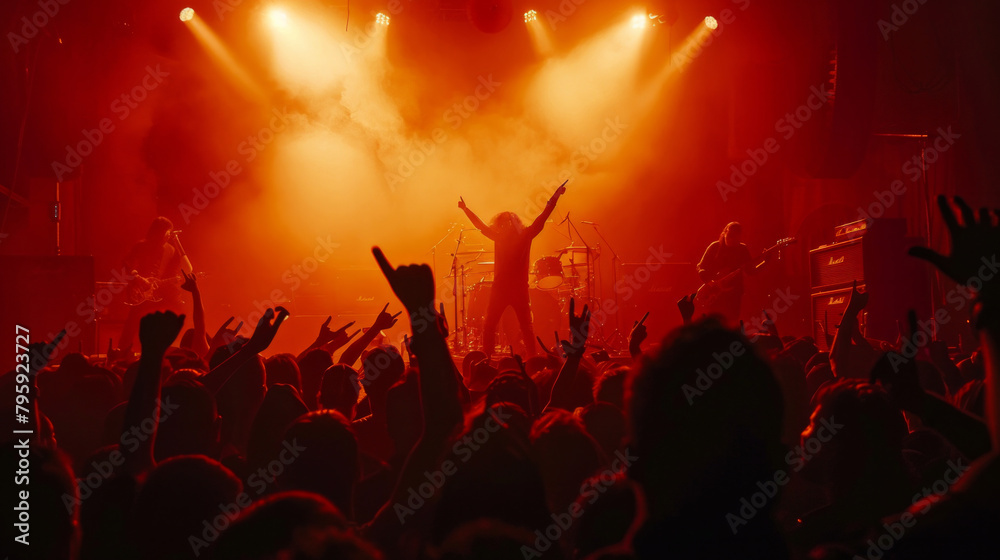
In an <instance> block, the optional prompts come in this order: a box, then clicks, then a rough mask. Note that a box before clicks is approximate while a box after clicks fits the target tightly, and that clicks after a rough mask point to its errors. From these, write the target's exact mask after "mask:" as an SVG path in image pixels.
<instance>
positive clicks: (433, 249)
mask: <svg viewBox="0 0 1000 560" xmlns="http://www.w3.org/2000/svg"><path fill="white" fill-rule="evenodd" d="M456 227H458V224H451V227H450V228H448V233H446V234H444V237H442V238H441V239H440V240H438V242H437V243H435V244H434V245H432V246H431V250H430V253H431V270H433V271H434V278H437V277H438V273H437V248H438V245H440V244H442V243H444V242H445V241H447V240H448V237H449V236H451V232H453V231H455V228H456ZM424 254H426V253H424Z"/></svg>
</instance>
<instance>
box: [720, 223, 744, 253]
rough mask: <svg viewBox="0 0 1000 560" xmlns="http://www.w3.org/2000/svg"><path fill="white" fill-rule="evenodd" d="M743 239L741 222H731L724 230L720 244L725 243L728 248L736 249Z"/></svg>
mask: <svg viewBox="0 0 1000 560" xmlns="http://www.w3.org/2000/svg"><path fill="white" fill-rule="evenodd" d="M742 239H743V226H741V225H740V223H739V222H729V223H728V224H726V227H724V228H722V235H720V236H719V242H720V243H725V244H726V246H727V247H736V246H737V245H739V244H740V241H742Z"/></svg>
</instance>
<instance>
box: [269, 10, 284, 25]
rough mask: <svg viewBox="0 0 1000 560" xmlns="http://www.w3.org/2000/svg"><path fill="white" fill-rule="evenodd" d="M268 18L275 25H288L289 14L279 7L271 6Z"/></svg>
mask: <svg viewBox="0 0 1000 560" xmlns="http://www.w3.org/2000/svg"><path fill="white" fill-rule="evenodd" d="M267 19H268V21H270V22H271V25H272V26H274V27H285V26H287V25H288V14H286V13H285V11H284V10H281V9H279V8H271V9H270V10H268V11H267Z"/></svg>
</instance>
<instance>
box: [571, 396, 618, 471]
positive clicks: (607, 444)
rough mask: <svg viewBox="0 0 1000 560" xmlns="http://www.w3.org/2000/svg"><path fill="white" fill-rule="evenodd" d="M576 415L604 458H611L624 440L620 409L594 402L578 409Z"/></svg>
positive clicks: (604, 403) (608, 404)
mask: <svg viewBox="0 0 1000 560" xmlns="http://www.w3.org/2000/svg"><path fill="white" fill-rule="evenodd" d="M578 414H579V416H580V419H581V420H583V425H584V427H585V428H586V429H587V433H588V434H590V436H591V437H592V438H594V440H595V441H596V442H597V443H598V444H599V445H600V446H601V450H602V451H604V455H605V457H607V458H610V457H612V456H613V455H614V453H615V450H617V449H619V448H621V446H622V443H623V442H624V440H625V433H626V426H625V413H623V412H622V409H620V408H618V407H617V406H615V405H613V404H611V403H607V402H595V403H590V404H588V405H587V406H585V407H583V408H581V409H578Z"/></svg>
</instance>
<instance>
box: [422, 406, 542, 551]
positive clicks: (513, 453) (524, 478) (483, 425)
mask: <svg viewBox="0 0 1000 560" xmlns="http://www.w3.org/2000/svg"><path fill="white" fill-rule="evenodd" d="M513 408H516V407H513V406H508V405H496V406H494V407H492V408H491V409H489V410H487V411H486V412H484V413H483V414H481V415H479V416H477V417H475V418H474V419H473V420H472V422H471V423H470V425H469V427H468V428H467V429H466V430H465V431H464V432H463V433H462V435H461V436H459V437H458V438H457V439H456V440H455V443H454V444H453V445H451V446H450V452H451V453H450V456H449V457H448V459H447V460H448V461H451V462H452V464H453V465H457V469H456V470H455V471H454V473H453V474H452V475H451V476H447V477H445V480H444V485H443V487H442V488H441V489H440V490H435V495H439V496H440V497H441V499H440V501H439V502H438V505H437V507H436V509H435V510H434V520H433V523H432V527H431V541H432V542H434V543H437V544H440V543H441V542H443V541H444V540H445V538H446V537H447V536H448V535H450V534H451V533H452V531H454V530H455V529H457V528H458V527H460V526H462V525H465V524H466V523H467V522H470V521H474V520H477V519H483V518H489V519H495V520H498V521H501V522H504V523H507V524H510V525H513V526H516V527H523V528H526V529H528V530H530V531H534V530H543V529H544V528H545V527H546V526H547V525H548V524H549V523H551V522H552V519H551V518H550V517H549V512H548V509H547V508H546V505H545V487H544V485H543V483H542V479H541V477H540V475H539V473H538V469H537V467H536V466H535V464H534V463H533V462H532V460H531V458H530V455H529V448H528V442H527V440H526V439H525V438H524V434H523V432H521V431H519V430H516V429H511V425H510V424H508V422H509V421H510V420H513V419H514V418H515V417H516V416H517V414H514V413H513V412H512V410H511V409H513ZM521 417H522V418H523V413H522V414H521ZM485 481H489V482H485ZM428 484H432V483H430V482H429V483H428ZM431 489H433V487H432V488H431ZM417 490H418V491H420V492H424V491H425V490H427V488H424V487H421V488H418V489H417ZM409 519H411V518H410V517H406V518H405V519H404V522H405V521H406V520H409Z"/></svg>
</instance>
